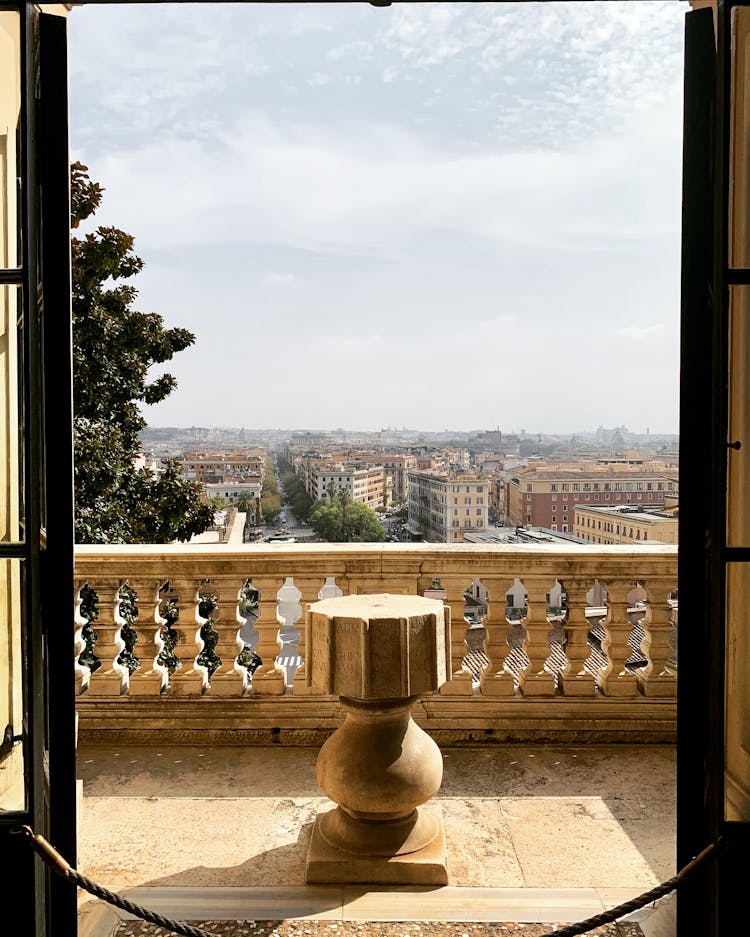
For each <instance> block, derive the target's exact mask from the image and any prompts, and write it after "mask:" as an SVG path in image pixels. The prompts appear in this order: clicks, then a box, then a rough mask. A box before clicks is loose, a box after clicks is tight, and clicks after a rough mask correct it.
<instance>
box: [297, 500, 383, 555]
mask: <svg viewBox="0 0 750 937" xmlns="http://www.w3.org/2000/svg"><path fill="white" fill-rule="evenodd" d="M310 526H311V527H312V529H313V530H314V531H315V533H316V535H317V536H318V537H320V539H321V540H326V541H328V542H330V543H342V542H346V543H377V542H379V541H381V540H385V530H384V529H383V525H382V524H381V523H380V521H379V520H378V516H377V514H376V513H375V512H374V511H373V510H372V508H369V507H368V506H367V505H366V504H361V503H360V502H359V501H349V499H348V496H347V495H346V493H344V492H338V493H336V494H332V496H331V498H329V499H327V500H326V501H319V502H318V503H317V504H316V505H315V507H314V508H313V510H312V513H311V514H310Z"/></svg>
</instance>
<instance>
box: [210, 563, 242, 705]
mask: <svg viewBox="0 0 750 937" xmlns="http://www.w3.org/2000/svg"><path fill="white" fill-rule="evenodd" d="M241 586H242V583H241V582H237V580H236V579H233V578H224V577H222V578H212V579H211V585H210V589H211V591H212V592H213V593H214V594H215V595H216V600H217V602H216V607H215V608H214V610H213V612H212V613H211V617H212V618H213V624H214V628H215V629H216V631H217V632H218V641H217V642H216V646H215V648H214V654H215V655H216V657H217V658H219V659H220V660H221V663H220V664H219V665H218V667H217V668H216V670H214V672H213V673H212V674H211V676H210V678H209V693H210V694H211V696H221V697H231V696H242V692H243V689H244V675H243V673H242V672H241V670H240V669H239V668H238V667H237V666H236V664H235V661H236V660H237V656H238V655H239V654H240V652H241V651H242V639H241V638H240V627H241V625H242V621H241V619H240V616H239V609H238V606H239V594H240V587H241Z"/></svg>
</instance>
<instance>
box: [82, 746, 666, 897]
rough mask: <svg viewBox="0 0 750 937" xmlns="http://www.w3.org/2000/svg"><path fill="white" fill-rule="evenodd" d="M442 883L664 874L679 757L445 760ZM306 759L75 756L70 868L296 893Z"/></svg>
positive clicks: (595, 753)
mask: <svg viewBox="0 0 750 937" xmlns="http://www.w3.org/2000/svg"><path fill="white" fill-rule="evenodd" d="M442 751H443V759H444V775H443V784H442V788H441V790H440V793H439V796H438V799H439V800H440V803H441V804H442V807H443V814H444V817H445V828H446V839H447V846H448V870H449V885H450V886H457V887H482V888H521V889H528V888H562V887H565V888H599V889H601V888H626V889H633V890H634V891H636V892H640V891H644V890H645V889H646V888H648V887H651V886H653V885H655V884H658V883H659V882H662V881H664V880H665V879H667V878H669V877H670V876H672V875H673V874H674V872H675V866H674V851H675V845H674V843H675V749H674V747H673V746H669V745H649V746H646V745H609V746H600V745H589V746H585V745H584V746H581V745H579V746H573V745H542V744H540V745H491V746H490V745H488V746H473V747H472V746H466V747H456V748H446V749H443V750H442ZM316 758H317V750H316V749H314V748H291V747H289V748H287V747H283V746H273V747H270V746H269V747H267V748H260V747H253V748H209V747H205V748H194V747H193V748H187V747H183V748H177V747H171V748H159V747H156V746H150V747H149V746H140V747H137V748H136V747H120V748H116V749H111V748H106V747H103V746H90V745H86V744H85V743H82V744H81V745H79V749H78V777H79V778H80V779H81V781H82V788H83V795H82V800H81V806H80V813H81V815H80V839H79V868H80V870H81V871H82V872H83V873H84V874H86V875H88V876H89V877H90V878H92V879H93V880H94V881H97V882H99V883H100V884H102V885H104V886H105V887H110V886H111V885H112V883H116V884H117V885H119V886H121V887H127V888H130V887H136V886H164V887H169V886H171V887H237V888H243V887H244V888H247V887H278V886H301V885H303V884H304V882H305V856H306V852H307V846H308V843H309V839H310V832H311V829H312V823H313V820H314V817H315V814H316V812H317V810H318V809H319V808H320V806H321V805H323V804H325V803H327V801H326V798H325V797H323V796H322V794H321V791H320V790H319V789H318V787H317V785H316V783H315V761H316Z"/></svg>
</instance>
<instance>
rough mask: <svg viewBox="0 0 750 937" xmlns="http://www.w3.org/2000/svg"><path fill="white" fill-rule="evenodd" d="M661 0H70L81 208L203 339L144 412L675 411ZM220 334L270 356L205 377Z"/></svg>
mask: <svg viewBox="0 0 750 937" xmlns="http://www.w3.org/2000/svg"><path fill="white" fill-rule="evenodd" d="M683 7H684V4H681V3H676V2H670V0H667V2H657V0H654V2H638V0H627V2H605V3H597V2H590V3H589V2H587V3H554V4H553V3H528V4H496V3H478V4H445V3H441V4H396V5H394V6H392V7H390V8H387V9H376V8H373V7H371V6H367V5H354V4H347V5H317V4H316V5H309V6H305V7H297V8H294V14H293V15H292V14H290V8H288V7H285V6H284V7H276V6H274V5H260V6H258V5H256V6H250V5H248V6H240V5H221V4H220V5H216V6H214V7H212V9H211V10H210V11H208V10H206V9H204V8H200V7H199V5H195V6H194V7H191V6H190V5H187V6H186V5H182V6H181V7H180V8H179V10H178V9H176V8H171V7H169V6H168V5H166V6H163V7H159V6H156V7H154V6H150V7H143V8H139V7H138V5H135V6H132V5H131V6H126V7H123V6H122V5H120V6H116V7H104V6H84V7H82V8H80V9H76V10H74V11H73V13H72V15H71V21H70V33H71V61H72V81H71V113H72V138H73V153H74V156H75V158H79V159H83V161H84V162H87V163H88V165H89V166H90V168H91V171H92V175H93V177H94V178H96V179H97V180H99V181H100V182H101V183H102V184H103V185H104V186H105V187H106V189H107V191H106V195H105V200H104V204H103V208H102V211H101V212H100V213H99V215H98V217H97V219H96V220H97V222H98V223H102V224H105V223H111V224H115V225H117V226H118V227H122V228H124V229H125V230H127V231H132V232H133V233H134V234H135V236H136V248H137V250H138V251H139V253H140V254H142V256H143V257H144V259H145V261H146V269H145V271H144V273H143V274H142V276H141V277H140V278H139V279H140V280H141V283H140V286H139V288H140V291H141V292H140V297H139V304H140V305H142V306H143V308H153V309H155V310H157V311H159V312H161V313H162V314H164V315H165V317H167V319H168V321H169V322H170V324H172V322H174V324H178V325H185V326H186V327H189V328H192V329H193V330H194V331H196V333H197V336H198V341H197V344H196V346H195V348H192V349H190V351H189V352H185V353H184V354H183V355H181V356H178V359H176V360H175V362H174V365H175V367H174V370H175V373H176V374H177V376H178V378H179V380H180V389H179V391H178V394H177V395H175V397H173V398H170V400H168V401H166V402H165V403H164V404H162V405H160V407H159V408H157V409H158V410H159V414H158V416H157V415H156V411H154V412H153V413H152V412H149V415H148V418H149V420H155V421H158V422H160V423H165V422H178V423H179V422H185V420H187V421H188V422H190V423H194V422H206V423H215V422H216V421H217V419H218V417H217V413H219V412H220V413H221V415H222V416H221V419H222V420H224V421H226V422H234V423H237V424H242V423H244V424H245V425H248V422H249V420H248V419H247V418H246V408H247V406H248V405H247V402H246V401H247V400H248V399H249V400H251V401H252V410H253V413H254V414H255V415H257V419H256V420H254V422H255V423H256V425H261V424H263V423H265V424H266V425H273V424H277V423H278V424H285V423H286V424H289V425H291V424H294V425H310V426H313V425H318V426H323V425H332V424H334V423H339V424H342V425H359V426H365V425H373V426H378V425H385V424H388V423H399V424H402V423H404V422H406V423H410V424H411V425H415V426H423V427H427V428H429V427H436V428H440V427H442V426H445V425H460V424H461V421H462V419H465V418H466V414H467V412H468V413H470V414H471V419H472V424H475V425H482V424H485V425H497V424H498V423H503V422H505V421H506V420H507V421H508V422H509V423H511V424H515V425H526V426H533V425H536V426H537V427H538V428H539V429H541V430H544V429H555V428H558V429H559V428H560V427H561V426H564V425H567V423H568V422H569V421H570V420H571V418H572V417H571V414H575V420H574V422H575V424H576V425H578V426H581V425H584V424H585V423H590V424H591V425H597V424H598V423H605V424H607V425H611V424H612V423H613V422H626V423H629V424H631V425H639V421H641V422H643V421H645V422H649V421H650V420H652V418H653V400H655V399H658V400H659V401H660V412H661V413H663V415H664V420H665V423H667V424H669V423H671V424H672V425H676V409H677V386H676V385H677V376H676V375H677V330H678V321H679V313H678V309H679V296H678V290H679V275H678V271H679V236H680V230H679V228H680V181H681V180H680V168H679V167H680V159H681V139H680V138H681V131H682V99H681V95H682V89H681V81H682V77H681V75H682V69H681V64H682V63H681V56H682V18H683V16H684V10H683ZM114 36H116V40H117V41H116V42H115V41H113V37H114ZM634 319H635V320H636V321H638V322H645V323H649V322H651V323H657V324H655V325H633V321H634ZM228 336H232V344H233V345H235V344H236V346H237V347H243V343H246V344H247V347H263V348H269V349H280V351H281V352H282V353H281V354H280V356H276V355H268V356H259V360H256V361H254V363H253V369H252V374H248V373H247V372H245V371H243V370H242V369H235V370H236V373H234V372H233V373H231V374H227V375H226V376H222V381H221V382H215V385H216V386H214V387H212V388H211V391H210V394H209V393H207V389H206V382H205V380H204V379H203V380H202V379H201V375H202V374H205V373H206V371H207V369H209V370H210V368H211V367H213V365H214V364H215V362H216V361H221V360H223V359H224V358H225V356H226V341H227V337H228ZM648 339H653V341H651V342H649V341H648ZM623 340H627V341H631V342H633V343H634V344H635V345H637V349H634V354H633V355H632V358H633V359H635V360H630V359H629V362H628V378H627V379H628V384H627V393H626V394H623V386H624V384H623V381H624V380H625V379H624V378H623V376H622V375H621V374H616V373H614V369H612V367H611V354H610V352H614V353H616V352H617V350H618V349H620V350H621V349H622V347H623ZM635 351H637V355H636V354H635ZM603 352H606V354H604V353H603ZM266 357H267V359H268V360H264V359H265V358H266ZM183 362H184V363H183ZM657 363H658V365H659V366H658V367H655V366H654V365H655V364H657ZM171 364H172V363H170V365H171ZM170 370H172V368H170ZM227 370H230V369H227ZM342 388H346V392H343V390H342ZM592 388H595V389H596V391H595V393H592ZM623 408H627V409H625V410H624V409H623ZM180 414H182V415H183V416H182V417H180ZM261 415H262V418H261ZM642 417H643V420H641V418H642ZM645 422H644V425H645ZM652 428H653V427H652Z"/></svg>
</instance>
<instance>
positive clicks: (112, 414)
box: [71, 163, 213, 543]
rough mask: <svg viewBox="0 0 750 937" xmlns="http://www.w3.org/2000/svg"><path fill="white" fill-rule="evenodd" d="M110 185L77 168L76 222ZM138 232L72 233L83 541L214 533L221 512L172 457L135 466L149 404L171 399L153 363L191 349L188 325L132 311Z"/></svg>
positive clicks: (167, 377) (168, 380) (170, 386)
mask: <svg viewBox="0 0 750 937" xmlns="http://www.w3.org/2000/svg"><path fill="white" fill-rule="evenodd" d="M103 192H104V190H103V189H102V187H101V186H100V185H99V184H98V183H96V182H92V181H91V179H90V178H89V174H88V167H86V166H84V165H82V164H81V163H74V164H73V165H72V167H71V209H72V212H71V225H72V227H73V229H76V228H77V227H78V226H79V224H80V223H81V222H82V221H84V220H85V219H87V218H89V217H91V216H92V215H93V214H94V213H95V212H96V210H97V209H98V208H99V205H100V204H101V200H102V195H103ZM133 245H134V239H133V237H132V236H131V235H129V234H126V233H125V232H124V231H120V230H119V229H118V228H113V227H98V228H96V230H95V231H93V232H91V233H89V234H86V235H85V237H81V238H79V237H77V236H75V235H73V236H72V238H71V249H72V263H73V296H72V301H73V408H74V432H75V501H76V514H75V527H76V540H77V541H78V542H79V543H144V542H145V543H149V542H150V543H168V542H170V541H172V540H188V539H189V538H190V537H191V536H192V535H193V534H196V533H201V532H202V531H204V530H206V529H207V528H208V527H209V526H210V525H211V522H212V517H213V511H212V510H211V508H210V507H209V506H208V505H206V504H205V503H203V502H202V501H201V495H202V487H201V485H200V484H199V483H197V482H193V481H190V480H188V479H185V478H183V477H182V475H181V472H180V467H179V463H178V462H176V461H174V460H169V461H167V462H165V464H164V467H163V472H162V473H161V474H159V475H157V476H155V475H153V474H152V473H151V472H150V471H148V470H147V469H144V468H142V469H137V468H136V467H135V465H134V459H135V457H136V455H137V454H138V452H139V451H140V448H141V444H140V438H139V433H140V430H141V429H142V428H143V427H144V426H145V425H146V421H145V420H144V419H143V416H142V415H141V406H143V405H145V404H149V405H150V404H155V403H158V402H159V401H160V400H164V399H165V398H166V397H168V396H169V394H171V393H172V391H173V390H174V389H175V387H176V381H175V379H174V377H173V376H172V375H171V374H163V375H161V376H160V377H157V378H155V379H153V380H149V369H150V368H151V367H152V365H155V364H162V363H164V362H165V361H169V360H170V359H171V358H172V357H173V356H174V355H175V354H176V353H177V352H178V351H182V350H183V349H185V348H187V347H189V346H190V345H192V344H193V342H194V341H195V336H194V335H193V334H192V333H191V332H189V331H187V329H179V328H172V329H168V328H165V327H164V320H163V319H162V317H161V316H159V315H157V314H156V313H142V312H137V311H136V310H135V309H133V303H134V302H135V299H136V297H137V295H138V294H137V290H136V289H135V287H134V286H132V285H131V284H130V283H128V282H126V281H128V280H130V279H131V278H132V277H134V276H135V275H136V274H137V273H139V272H140V270H141V269H142V268H143V261H142V260H141V258H140V257H138V256H137V254H136V253H135V251H134V249H133Z"/></svg>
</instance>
